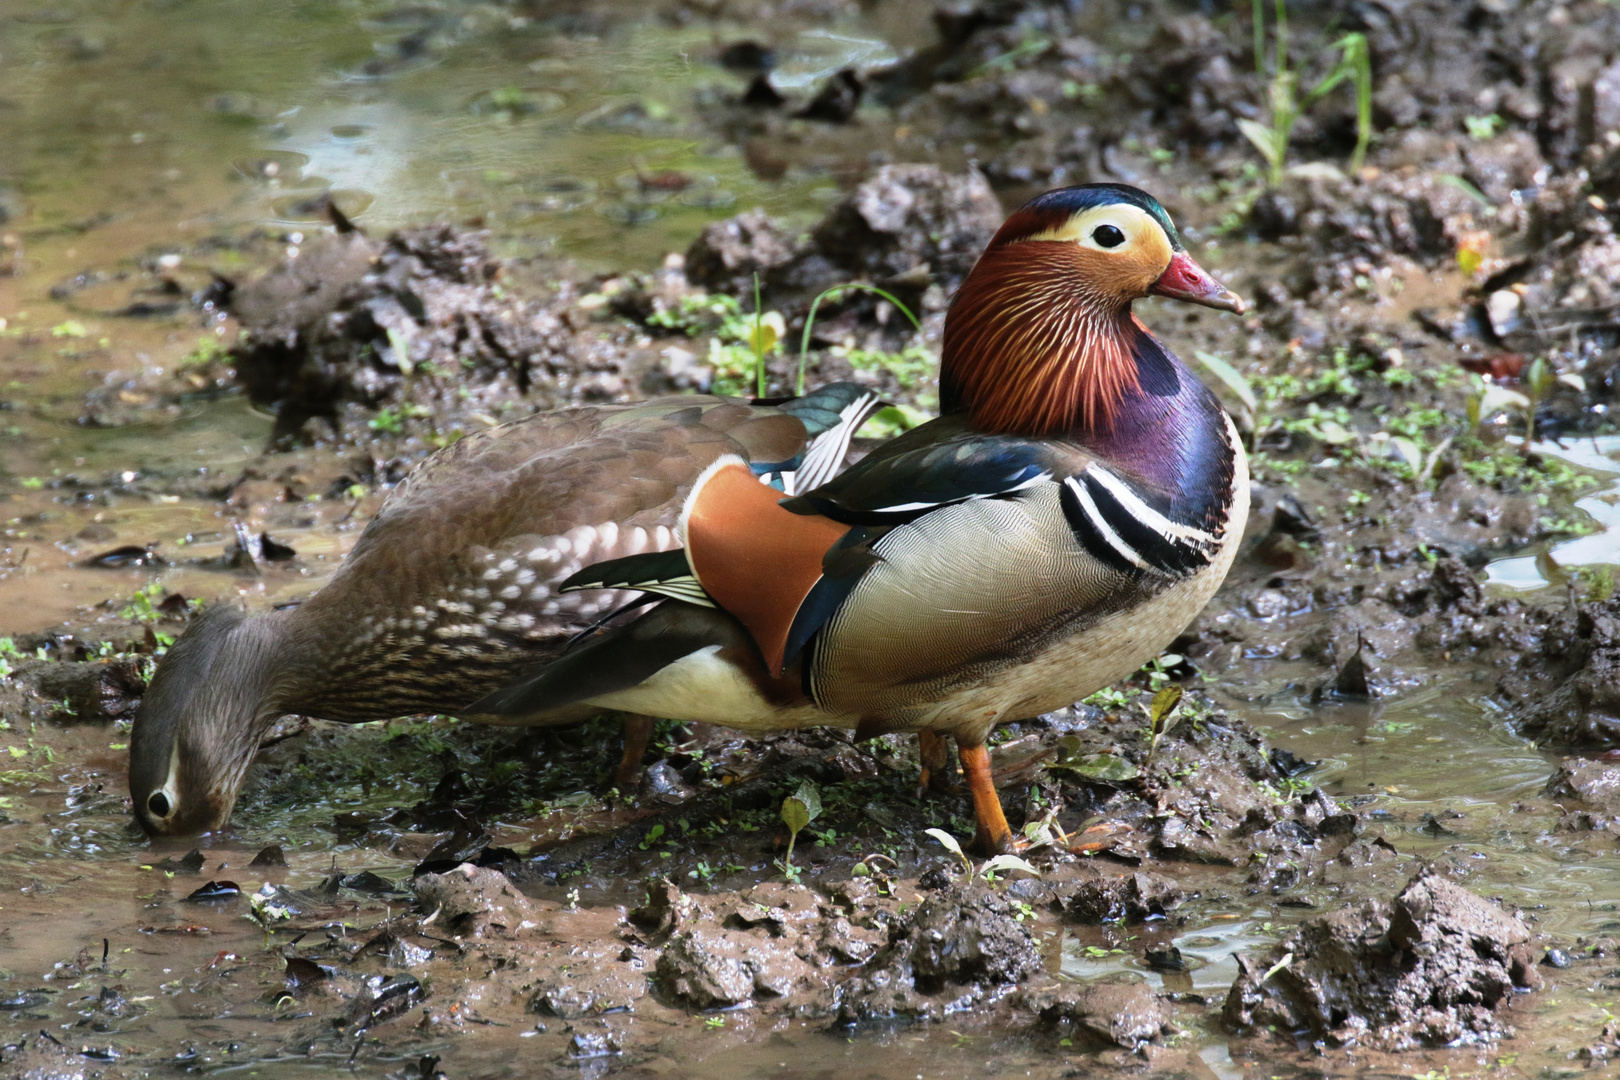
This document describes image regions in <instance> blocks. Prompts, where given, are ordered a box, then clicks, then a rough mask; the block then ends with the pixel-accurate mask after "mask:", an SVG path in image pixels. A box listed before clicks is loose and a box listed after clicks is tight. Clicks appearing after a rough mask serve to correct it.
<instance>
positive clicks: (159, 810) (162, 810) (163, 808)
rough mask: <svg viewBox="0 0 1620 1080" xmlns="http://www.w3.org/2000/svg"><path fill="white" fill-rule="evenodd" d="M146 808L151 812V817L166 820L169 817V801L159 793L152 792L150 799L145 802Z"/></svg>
mask: <svg viewBox="0 0 1620 1080" xmlns="http://www.w3.org/2000/svg"><path fill="white" fill-rule="evenodd" d="M146 808H147V809H148V810H150V811H151V812H152V816H153V817H159V818H166V817H168V816H169V799H168V796H166V795H164V794H163V792H161V791H154V792H152V797H151V798H149V799H147V800H146Z"/></svg>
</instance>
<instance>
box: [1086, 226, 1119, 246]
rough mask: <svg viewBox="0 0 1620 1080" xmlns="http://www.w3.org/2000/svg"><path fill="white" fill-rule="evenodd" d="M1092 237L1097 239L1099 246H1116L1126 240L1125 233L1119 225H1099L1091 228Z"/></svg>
mask: <svg viewBox="0 0 1620 1080" xmlns="http://www.w3.org/2000/svg"><path fill="white" fill-rule="evenodd" d="M1091 238H1092V239H1093V240H1095V241H1097V246H1098V247H1105V248H1116V247H1119V245H1121V244H1123V243H1124V242H1125V234H1124V233H1122V232H1120V231H1119V226H1117V225H1099V226H1097V227H1096V228H1095V229H1092V230H1091Z"/></svg>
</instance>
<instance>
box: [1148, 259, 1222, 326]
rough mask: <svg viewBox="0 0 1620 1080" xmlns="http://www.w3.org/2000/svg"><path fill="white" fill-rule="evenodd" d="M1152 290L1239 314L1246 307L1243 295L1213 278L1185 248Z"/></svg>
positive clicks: (1157, 293)
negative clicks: (1194, 260)
mask: <svg viewBox="0 0 1620 1080" xmlns="http://www.w3.org/2000/svg"><path fill="white" fill-rule="evenodd" d="M1148 292H1150V293H1154V294H1156V295H1158V296H1168V297H1170V298H1172V299H1175V300H1185V301H1187V302H1188V303H1191V304H1202V305H1203V306H1204V307H1211V308H1219V309H1221V310H1222V311H1231V312H1235V313H1236V314H1239V315H1241V314H1243V310H1244V304H1243V297H1241V296H1239V295H1238V294H1237V293H1235V292H1233V291H1232V290H1231V289H1228V288H1227V287H1226V286H1225V285H1222V284H1221V283H1220V282H1218V281H1216V280H1215V279H1214V278H1212V277H1210V276H1209V273H1208V272H1207V271H1206V270H1205V269H1204V268H1203V267H1202V266H1199V265H1198V264H1197V263H1195V262H1193V260H1192V256H1191V255H1188V254H1187V253H1186V252H1185V251H1178V252H1176V253H1175V255H1174V256H1172V257H1171V259H1170V265H1169V266H1167V267H1165V269H1164V273H1162V274H1160V275H1159V280H1158V281H1155V282H1154V283H1153V287H1152V288H1151V289H1149V290H1148Z"/></svg>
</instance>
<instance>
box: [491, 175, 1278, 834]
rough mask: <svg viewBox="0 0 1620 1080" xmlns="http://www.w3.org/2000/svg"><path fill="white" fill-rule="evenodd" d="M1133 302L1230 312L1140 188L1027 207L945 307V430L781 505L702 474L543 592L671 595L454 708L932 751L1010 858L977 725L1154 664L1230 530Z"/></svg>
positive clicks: (729, 478)
mask: <svg viewBox="0 0 1620 1080" xmlns="http://www.w3.org/2000/svg"><path fill="white" fill-rule="evenodd" d="M1149 294H1157V295H1161V296H1167V297H1174V298H1177V299H1181V300H1186V301H1190V302H1192V303H1196V304H1202V305H1205V306H1208V307H1214V308H1221V309H1225V310H1229V311H1234V312H1241V311H1242V301H1241V300H1239V298H1238V297H1236V296H1235V295H1233V294H1232V293H1231V292H1229V291H1227V290H1226V289H1224V288H1223V287H1221V286H1220V285H1218V284H1216V282H1215V281H1213V280H1212V279H1211V278H1210V277H1209V275H1208V274H1206V273H1205V272H1204V271H1203V270H1202V269H1201V268H1199V267H1198V265H1197V264H1196V263H1195V262H1193V260H1192V258H1191V256H1189V255H1188V254H1187V252H1186V251H1185V250H1183V248H1182V246H1181V243H1180V240H1179V238H1178V237H1177V234H1176V230H1175V226H1174V225H1173V224H1172V223H1171V221H1170V218H1169V216H1168V215H1167V214H1166V213H1165V212H1164V210H1163V208H1161V207H1160V206H1159V204H1158V203H1157V202H1156V201H1154V199H1153V198H1152V197H1151V196H1149V195H1147V194H1146V193H1144V192H1141V191H1138V190H1136V189H1135V188H1130V187H1125V186H1121V185H1110V184H1095V185H1085V186H1081V187H1073V188H1065V189H1062V190H1058V191H1053V192H1048V193H1047V194H1045V195H1042V196H1040V197H1039V198H1037V199H1035V200H1034V201H1033V202H1031V203H1029V204H1027V205H1026V206H1024V207H1023V208H1022V209H1020V210H1019V211H1017V212H1016V213H1015V214H1014V215H1013V216H1012V217H1011V218H1010V219H1009V220H1008V221H1007V222H1006V224H1005V225H1004V226H1003V227H1002V228H1001V230H1000V231H999V232H998V233H997V234H996V236H995V238H994V239H993V240H992V241H991V243H990V246H989V247H988V249H987V250H986V251H985V252H984V254H983V256H982V257H981V258H980V260H979V262H978V264H977V265H976V266H975V267H974V269H973V272H972V273H971V274H970V275H969V277H968V279H967V281H966V282H965V283H964V284H963V286H962V289H961V291H960V292H959V293H958V295H957V296H956V298H955V300H954V301H953V303H952V305H951V308H950V311H949V313H948V315H947V319H946V324H945V344H944V355H943V358H942V364H941V380H940V381H941V405H942V410H943V415H942V416H941V417H940V418H939V419H937V420H934V421H932V422H930V423H927V424H924V425H922V426H920V427H918V428H915V429H913V430H912V431H910V432H907V433H906V434H904V435H902V436H900V437H898V438H896V439H894V440H892V441H891V442H889V443H887V444H885V445H884V446H882V447H881V448H880V449H878V450H877V451H875V452H874V453H872V454H871V455H870V456H868V457H867V458H865V459H864V460H862V461H861V462H859V463H858V464H856V465H855V466H854V467H852V468H851V469H849V470H848V471H847V472H845V473H843V474H842V475H840V476H838V477H837V478H835V479H833V480H831V481H830V482H828V483H826V484H823V485H821V486H820V487H817V488H814V489H810V490H806V491H804V492H803V493H802V494H799V495H796V496H792V497H789V498H785V499H784V498H782V497H781V494H780V493H779V492H775V491H772V490H770V489H768V488H766V487H764V486H763V485H761V484H759V483H758V482H757V481H756V480H755V478H754V476H753V474H752V472H751V471H750V470H749V468H748V467H747V464H746V462H744V461H743V460H742V459H740V458H729V457H723V458H720V459H719V460H717V461H716V462H715V463H714V464H713V465H711V466H710V467H708V468H707V469H706V470H705V471H704V473H703V474H702V476H700V477H699V478H698V481H697V483H696V484H695V485H694V486H693V488H692V492H691V494H690V495H689V496H688V497H687V499H686V503H685V506H684V508H683V511H682V515H681V522H680V525H681V535H682V537H683V542H684V545H685V546H684V550H683V551H679V552H664V553H653V554H648V555H643V556H633V557H628V558H624V559H618V560H612V561H607V562H604V563H602V564H600V565H595V566H591V567H587V568H585V569H584V570H582V571H581V572H580V573H578V574H576V575H574V576H573V577H572V578H571V579H569V580H568V581H565V582H563V583H562V586H561V590H560V591H564V592H569V593H572V592H574V591H576V590H580V589H595V588H614V589H623V588H639V589H642V590H646V591H648V592H651V593H660V594H662V595H664V596H666V597H668V599H667V600H665V601H664V602H663V603H661V604H659V605H658V607H656V608H654V609H653V610H651V611H649V612H648V613H647V614H645V615H642V616H640V617H639V618H637V619H636V620H634V621H633V622H630V623H628V624H625V625H621V626H618V627H616V628H614V629H611V630H608V631H605V632H603V633H601V634H600V635H598V636H596V637H595V638H593V639H591V640H589V641H588V642H587V643H586V644H584V645H582V646H581V647H578V648H576V649H574V650H573V651H571V652H570V653H569V654H568V655H566V656H564V657H563V658H562V659H560V660H558V661H556V662H555V663H552V664H550V665H548V666H547V667H545V668H542V669H539V670H536V671H534V672H532V673H531V674H530V675H529V676H527V677H526V678H523V679H520V680H518V681H517V682H515V683H513V684H512V685H509V686H507V687H504V688H502V689H501V690H499V691H497V692H495V693H492V694H491V695H490V696H488V697H487V698H485V699H483V700H482V701H480V702H478V703H475V704H474V705H473V706H471V708H470V711H471V712H474V713H478V714H483V715H492V716H500V717H508V718H510V721H511V722H520V718H522V717H527V716H533V715H536V714H540V715H545V714H549V713H551V712H553V711H555V710H559V709H563V708H567V707H569V706H572V705H577V704H580V703H590V704H593V705H597V706H601V707H608V708H615V709H622V710H625V711H628V712H634V713H643V714H647V715H654V716H665V717H670V718H673V719H681V720H704V721H708V722H711V723H717V724H723V725H726V726H729V727H733V728H740V729H743V730H746V731H751V732H764V731H772V730H779V729H782V728H792V727H800V726H807V725H817V724H832V725H838V726H843V727H850V728H855V729H856V731H857V733H858V735H860V736H870V735H876V734H880V733H883V732H890V731H917V732H920V733H925V734H928V735H930V736H934V737H938V736H944V735H950V736H952V737H954V738H955V740H956V744H957V749H958V755H959V758H960V760H961V763H962V766H963V771H964V773H965V774H966V777H967V780H968V785H969V789H970V791H971V793H972V796H973V801H974V810H975V817H976V821H977V834H976V836H975V841H976V843H977V846H978V847H979V848H980V849H981V850H983V851H998V850H1004V849H1005V848H1006V847H1007V846H1009V845H1010V844H1011V843H1012V834H1011V830H1010V829H1009V828H1008V825H1007V821H1006V818H1005V816H1004V815H1003V813H1002V809H1001V805H1000V802H999V799H998V798H997V795H996V792H995V787H994V784H993V781H992V778H991V774H990V765H989V754H988V752H987V750H986V747H985V740H986V738H987V737H988V736H989V734H990V732H991V730H992V729H993V728H994V727H995V726H996V725H997V724H998V723H1000V722H1002V721H1007V720H1017V719H1020V718H1025V717H1029V716H1033V715H1036V714H1039V713H1041V712H1045V711H1048V710H1051V709H1054V708H1058V707H1061V706H1064V705H1067V704H1069V703H1071V702H1073V701H1075V700H1076V699H1078V698H1081V697H1084V696H1085V695H1087V694H1090V693H1092V692H1094V691H1096V690H1098V689H1100V688H1101V687H1104V686H1107V685H1108V684H1110V683H1112V682H1114V681H1115V680H1117V679H1119V678H1121V677H1123V676H1124V675H1126V674H1128V673H1130V672H1131V671H1133V670H1135V669H1136V668H1137V667H1139V666H1140V665H1141V664H1142V663H1144V662H1145V661H1146V660H1148V659H1150V658H1151V657H1153V656H1155V655H1157V653H1158V652H1159V651H1160V650H1161V649H1163V648H1164V646H1165V645H1167V644H1168V643H1169V642H1170V641H1171V640H1172V639H1173V638H1174V637H1175V636H1176V635H1177V634H1178V633H1180V632H1181V631H1182V629H1184V628H1185V626H1186V625H1187V623H1188V622H1190V621H1191V620H1192V618H1193V617H1194V616H1196V615H1197V614H1198V612H1199V611H1200V610H1201V609H1202V608H1203V607H1204V605H1205V604H1206V603H1207V602H1208V601H1209V599H1210V597H1211V596H1212V595H1213V594H1214V592H1215V590H1216V588H1217V587H1218V586H1219V585H1220V583H1221V581H1222V579H1223V578H1224V577H1225V576H1226V572H1227V569H1228V568H1229V567H1230V566H1231V563H1232V560H1233V557H1234V555H1235V554H1236V551H1237V546H1238V542H1239V540H1240V539H1241V537H1242V534H1243V527H1244V523H1245V521H1246V520H1247V516H1248V504H1249V487H1248V485H1249V481H1248V467H1247V462H1246V459H1245V457H1244V453H1243V449H1242V445H1241V444H1240V442H1239V440H1238V436H1237V432H1236V429H1235V428H1234V426H1233V425H1232V422H1231V421H1230V419H1229V418H1228V417H1227V416H1226V414H1225V413H1224V412H1223V411H1222V409H1221V407H1220V405H1219V403H1218V402H1217V401H1216V399H1215V397H1214V396H1213V395H1212V394H1211V393H1210V392H1209V390H1208V389H1207V388H1206V387H1205V386H1204V385H1203V384H1202V383H1201V382H1199V380H1198V379H1197V378H1196V377H1195V376H1194V375H1193V374H1192V373H1191V372H1190V371H1189V370H1188V369H1187V368H1186V367H1185V366H1184V365H1183V364H1182V363H1181V361H1180V360H1178V359H1177V358H1176V357H1175V356H1173V355H1172V354H1171V353H1170V352H1169V351H1168V350H1167V349H1165V348H1164V347H1163V346H1162V345H1161V344H1159V342H1158V341H1156V340H1155V339H1154V338H1153V337H1152V335H1150V334H1149V333H1148V332H1147V330H1146V329H1145V328H1144V327H1143V326H1142V324H1141V323H1140V322H1138V321H1137V320H1136V318H1135V317H1134V316H1133V315H1132V313H1131V303H1132V301H1134V300H1136V299H1138V298H1141V297H1145V296H1147V295H1149ZM930 744H932V745H936V746H937V745H938V744H937V742H935V740H934V739H929V740H925V756H926V755H927V754H928V752H929V751H928V747H929V746H930Z"/></svg>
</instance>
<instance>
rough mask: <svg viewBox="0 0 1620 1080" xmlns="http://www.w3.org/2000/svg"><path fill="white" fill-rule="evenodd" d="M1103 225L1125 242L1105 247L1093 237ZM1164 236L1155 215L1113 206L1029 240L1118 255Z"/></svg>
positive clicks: (1085, 212)
mask: <svg viewBox="0 0 1620 1080" xmlns="http://www.w3.org/2000/svg"><path fill="white" fill-rule="evenodd" d="M1102 225H1112V226H1113V227H1114V228H1116V229H1118V230H1119V231H1120V233H1122V234H1123V235H1124V237H1125V242H1124V243H1121V244H1116V245H1114V246H1113V247H1104V246H1103V245H1101V244H1099V243H1097V241H1096V239H1095V237H1094V234H1095V233H1096V231H1097V228H1098V227H1099V226H1102ZM1163 233H1164V229H1163V228H1162V227H1161V226H1160V225H1159V223H1158V222H1157V221H1155V220H1154V218H1153V215H1151V214H1149V213H1148V212H1147V211H1146V210H1143V209H1142V208H1141V207H1140V206H1132V205H1130V204H1129V203H1116V204H1114V205H1112V206H1099V207H1097V208H1096V209H1093V210H1082V211H1081V212H1080V213H1078V214H1075V215H1074V216H1073V217H1071V218H1070V219H1069V220H1068V221H1065V222H1064V223H1063V224H1062V225H1059V226H1058V227H1056V228H1053V229H1047V230H1046V231H1045V232H1039V233H1036V234H1034V235H1033V236H1031V237H1029V239H1031V240H1072V241H1074V242H1075V243H1077V244H1079V245H1080V246H1081V247H1086V248H1091V249H1092V250H1094V251H1104V252H1108V253H1110V254H1116V255H1117V254H1119V253H1120V252H1123V251H1129V250H1131V249H1132V248H1134V247H1136V245H1137V244H1139V243H1141V242H1143V241H1144V240H1148V239H1150V238H1154V237H1157V236H1162V235H1163Z"/></svg>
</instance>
